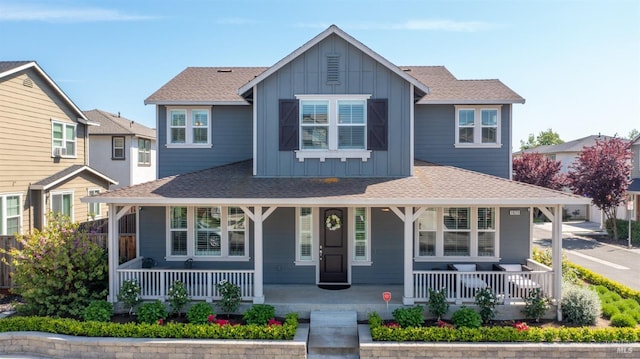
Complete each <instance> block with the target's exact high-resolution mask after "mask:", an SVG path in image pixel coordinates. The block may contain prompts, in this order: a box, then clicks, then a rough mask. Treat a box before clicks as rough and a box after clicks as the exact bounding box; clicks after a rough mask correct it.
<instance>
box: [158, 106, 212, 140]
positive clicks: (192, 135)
mask: <svg viewBox="0 0 640 359" xmlns="http://www.w3.org/2000/svg"><path fill="white" fill-rule="evenodd" d="M167 117H168V118H167V147H210V146H211V111H210V109H207V108H182V109H175V108H168V109H167Z"/></svg>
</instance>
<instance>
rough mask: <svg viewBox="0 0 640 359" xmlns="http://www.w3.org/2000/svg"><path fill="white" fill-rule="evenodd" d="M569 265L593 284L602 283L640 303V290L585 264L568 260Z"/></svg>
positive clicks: (624, 296)
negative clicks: (601, 273) (599, 272)
mask: <svg viewBox="0 0 640 359" xmlns="http://www.w3.org/2000/svg"><path fill="white" fill-rule="evenodd" d="M567 265H568V266H570V267H571V268H573V269H574V270H575V271H576V272H578V277H580V278H581V279H582V280H584V281H586V282H589V283H590V284H593V285H602V286H604V287H606V288H607V289H609V290H611V291H613V292H616V293H618V294H620V296H621V297H622V298H632V299H635V300H636V301H637V302H638V303H640V291H637V290H634V289H631V288H629V287H627V286H625V285H624V284H621V283H619V282H616V281H613V280H611V279H609V278H607V277H604V276H602V275H600V274H598V273H595V272H592V271H590V270H589V269H587V268H585V267H583V266H579V265H577V264H574V263H571V262H567Z"/></svg>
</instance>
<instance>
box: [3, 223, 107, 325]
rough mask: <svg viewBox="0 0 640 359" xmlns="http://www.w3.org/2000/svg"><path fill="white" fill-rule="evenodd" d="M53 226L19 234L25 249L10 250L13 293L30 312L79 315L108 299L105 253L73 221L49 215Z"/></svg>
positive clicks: (49, 314)
mask: <svg viewBox="0 0 640 359" xmlns="http://www.w3.org/2000/svg"><path fill="white" fill-rule="evenodd" d="M48 223H49V226H48V227H47V228H45V229H43V230H42V231H39V230H37V229H36V230H34V232H33V234H29V235H19V236H17V240H18V241H19V242H20V243H21V244H22V248H21V249H17V248H13V249H11V250H10V251H9V253H10V255H11V265H12V266H13V268H14V273H13V281H14V283H15V285H16V288H15V289H13V291H14V293H16V294H18V295H21V296H22V298H23V300H24V301H25V306H24V307H23V308H22V310H24V311H25V312H26V313H29V314H35V315H45V316H56V317H57V316H62V317H66V316H80V315H81V314H82V311H83V310H84V308H85V307H86V306H88V305H89V303H90V302H91V301H94V300H101V299H104V298H105V296H106V294H107V289H106V279H107V276H108V267H107V260H106V256H105V251H104V250H103V249H102V248H100V247H99V246H98V245H97V244H95V243H93V242H91V241H90V240H89V239H88V238H87V233H86V232H84V231H81V230H79V229H78V224H77V223H71V221H70V219H69V217H60V216H53V215H49V218H48Z"/></svg>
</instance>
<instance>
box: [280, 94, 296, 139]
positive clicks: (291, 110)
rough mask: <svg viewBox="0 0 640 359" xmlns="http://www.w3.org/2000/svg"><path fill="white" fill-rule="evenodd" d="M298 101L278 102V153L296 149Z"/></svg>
mask: <svg viewBox="0 0 640 359" xmlns="http://www.w3.org/2000/svg"><path fill="white" fill-rule="evenodd" d="M298 116H299V114H298V100H280V137H279V140H278V141H279V143H280V151H293V150H297V149H298V145H299V141H298V132H299V118H298Z"/></svg>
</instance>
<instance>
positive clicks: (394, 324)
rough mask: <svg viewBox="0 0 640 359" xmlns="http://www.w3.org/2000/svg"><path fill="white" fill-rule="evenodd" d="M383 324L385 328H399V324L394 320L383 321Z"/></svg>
mask: <svg viewBox="0 0 640 359" xmlns="http://www.w3.org/2000/svg"><path fill="white" fill-rule="evenodd" d="M384 326H385V327H387V328H400V324H398V323H396V322H389V323H385V324H384Z"/></svg>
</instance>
